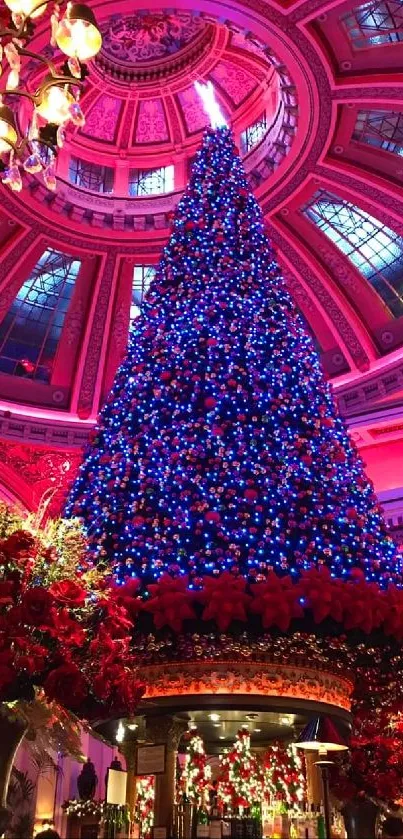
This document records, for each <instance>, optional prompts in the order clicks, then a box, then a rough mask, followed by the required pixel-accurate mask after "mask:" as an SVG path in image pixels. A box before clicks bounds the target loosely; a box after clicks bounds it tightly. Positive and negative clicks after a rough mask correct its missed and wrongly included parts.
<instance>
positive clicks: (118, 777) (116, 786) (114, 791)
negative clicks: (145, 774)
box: [106, 769, 127, 807]
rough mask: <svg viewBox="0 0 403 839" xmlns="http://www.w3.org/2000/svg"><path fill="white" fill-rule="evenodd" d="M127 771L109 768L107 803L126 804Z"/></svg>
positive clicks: (121, 805)
mask: <svg viewBox="0 0 403 839" xmlns="http://www.w3.org/2000/svg"><path fill="white" fill-rule="evenodd" d="M126 786H127V772H121V771H120V770H119V771H118V770H117V769H108V786H107V790H106V803H107V804H118V805H119V806H120V807H123V805H124V804H126Z"/></svg>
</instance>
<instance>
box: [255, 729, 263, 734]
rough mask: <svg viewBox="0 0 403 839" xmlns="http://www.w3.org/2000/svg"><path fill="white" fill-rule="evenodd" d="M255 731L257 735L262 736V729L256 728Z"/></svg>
mask: <svg viewBox="0 0 403 839" xmlns="http://www.w3.org/2000/svg"><path fill="white" fill-rule="evenodd" d="M253 730H254V731H256V734H260V732H261V730H262V729H261V728H254V729H253Z"/></svg>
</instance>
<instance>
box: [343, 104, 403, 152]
mask: <svg viewBox="0 0 403 839" xmlns="http://www.w3.org/2000/svg"><path fill="white" fill-rule="evenodd" d="M353 139H354V140H357V141H358V142H359V143H366V144H367V145H368V146H375V147H376V148H378V149H383V150H384V151H389V152H392V154H398V155H402V156H403V113H400V111H359V112H358V114H357V121H356V123H355V129H354V134H353Z"/></svg>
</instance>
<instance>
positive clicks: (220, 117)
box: [195, 82, 227, 128]
mask: <svg viewBox="0 0 403 839" xmlns="http://www.w3.org/2000/svg"><path fill="white" fill-rule="evenodd" d="M195 88H196V91H197V93H198V94H199V96H200V99H201V100H202V102H203V108H204V110H205V112H206V114H207V116H208V117H209V119H210V123H211V127H212V128H222V126H226V125H227V121H226V119H225V117H224V114H223V113H222V111H221V108H220V105H219V103H218V102H217V100H216V98H215V94H214V87H213V85H212V82H206V83H205V84H203V83H202V82H195Z"/></svg>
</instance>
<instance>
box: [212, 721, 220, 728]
mask: <svg viewBox="0 0 403 839" xmlns="http://www.w3.org/2000/svg"><path fill="white" fill-rule="evenodd" d="M213 728H221V723H220V722H215V723H213Z"/></svg>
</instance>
